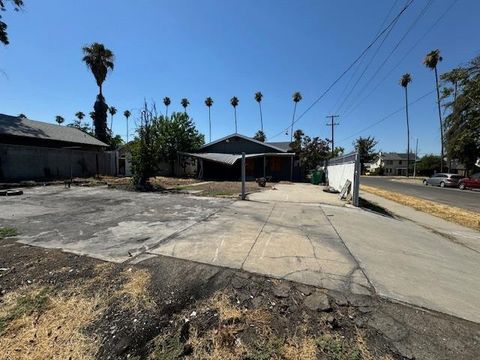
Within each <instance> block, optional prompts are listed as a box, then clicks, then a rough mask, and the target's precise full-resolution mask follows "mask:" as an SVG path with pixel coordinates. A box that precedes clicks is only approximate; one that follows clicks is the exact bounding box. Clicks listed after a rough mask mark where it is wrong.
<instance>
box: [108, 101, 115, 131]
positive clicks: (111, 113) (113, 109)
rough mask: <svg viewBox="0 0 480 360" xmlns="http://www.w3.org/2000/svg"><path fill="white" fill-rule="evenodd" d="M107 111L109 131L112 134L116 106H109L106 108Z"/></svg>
mask: <svg viewBox="0 0 480 360" xmlns="http://www.w3.org/2000/svg"><path fill="white" fill-rule="evenodd" d="M108 112H109V113H110V116H111V118H110V132H111V133H112V135H113V115H115V114H116V113H117V108H116V107H115V106H110V107H109V108H108Z"/></svg>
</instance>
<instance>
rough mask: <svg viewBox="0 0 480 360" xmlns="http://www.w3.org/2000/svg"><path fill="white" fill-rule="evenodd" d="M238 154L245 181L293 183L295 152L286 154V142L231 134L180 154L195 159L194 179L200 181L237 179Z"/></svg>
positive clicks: (238, 170) (239, 167)
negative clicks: (256, 179)
mask: <svg viewBox="0 0 480 360" xmlns="http://www.w3.org/2000/svg"><path fill="white" fill-rule="evenodd" d="M242 153H245V158H246V160H245V171H246V178H247V180H253V179H255V178H260V177H271V178H272V180H273V181H280V180H289V181H291V180H293V178H294V171H295V169H294V167H295V153H293V152H290V143H286V142H281V143H280V142H277V143H268V142H265V143H264V142H261V141H257V140H255V139H252V138H250V137H248V136H244V135H241V134H238V133H235V134H232V135H228V136H225V137H223V138H221V139H218V140H216V141H213V142H211V143H209V144H206V145H204V146H202V147H201V148H200V149H199V150H198V151H197V152H195V153H182V155H183V156H187V157H191V158H194V159H196V160H197V163H198V165H197V171H198V176H199V177H200V178H202V179H215V180H239V179H240V178H241V159H242Z"/></svg>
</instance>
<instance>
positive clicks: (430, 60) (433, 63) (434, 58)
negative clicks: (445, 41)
mask: <svg viewBox="0 0 480 360" xmlns="http://www.w3.org/2000/svg"><path fill="white" fill-rule="evenodd" d="M442 60H443V58H442V57H441V56H440V50H438V49H436V50H432V51H430V52H429V53H428V54H427V55H426V56H425V58H424V59H423V64H424V65H425V66H426V67H427V68H429V69H430V70H435V86H436V90H437V107H438V119H439V121H440V143H441V151H440V156H441V159H442V163H441V167H440V171H443V159H444V137H443V121H442V111H441V109H440V87H439V85H438V70H437V65H438V63H439V62H441V61H442Z"/></svg>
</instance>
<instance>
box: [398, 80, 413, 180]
mask: <svg viewBox="0 0 480 360" xmlns="http://www.w3.org/2000/svg"><path fill="white" fill-rule="evenodd" d="M411 82H412V76H411V75H410V74H409V73H406V74H403V75H402V77H401V78H400V85H401V86H402V87H403V88H404V89H405V114H406V116H407V177H409V175H410V123H409V121H408V84H410V83H411Z"/></svg>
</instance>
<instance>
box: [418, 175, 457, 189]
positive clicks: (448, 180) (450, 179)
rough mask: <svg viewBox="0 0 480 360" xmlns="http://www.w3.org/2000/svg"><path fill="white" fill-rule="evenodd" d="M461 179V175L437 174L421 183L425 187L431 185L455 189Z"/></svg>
mask: <svg viewBox="0 0 480 360" xmlns="http://www.w3.org/2000/svg"><path fill="white" fill-rule="evenodd" d="M462 179H463V176H462V175H458V174H446V173H438V174H434V175H432V176H431V177H429V178H428V179H424V180H423V183H424V184H425V185H427V186H428V185H433V186H440V187H457V186H458V182H459V181H460V180H462Z"/></svg>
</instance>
